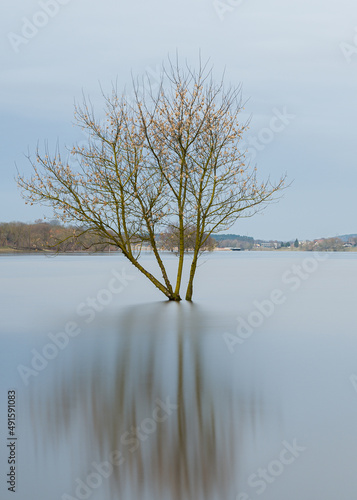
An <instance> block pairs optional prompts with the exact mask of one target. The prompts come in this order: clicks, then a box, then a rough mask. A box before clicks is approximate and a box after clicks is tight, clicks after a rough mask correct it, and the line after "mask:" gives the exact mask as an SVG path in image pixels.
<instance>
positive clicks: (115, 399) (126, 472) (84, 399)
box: [32, 303, 262, 500]
mask: <svg viewBox="0 0 357 500" xmlns="http://www.w3.org/2000/svg"><path fill="white" fill-rule="evenodd" d="M211 319H212V318H210V316H209V314H207V313H206V312H205V313H204V312H202V311H201V309H200V308H199V307H198V306H196V305H193V304H181V303H156V304H150V305H140V306H135V307H132V308H129V309H126V310H125V311H124V312H123V313H122V314H121V315H120V323H119V328H118V332H117V333H116V334H115V335H110V334H107V333H106V330H105V329H106V326H105V325H103V327H102V328H103V331H102V332H98V333H97V334H96V335H90V334H88V335H87V336H86V337H82V340H81V343H82V345H81V353H80V354H79V355H78V353H77V354H75V355H73V356H71V362H66V364H65V366H61V367H57V369H56V378H55V381H54V382H53V386H52V385H51V386H50V387H49V391H48V395H47V397H45V396H44V394H43V392H42V394H41V395H40V394H39V393H38V392H37V393H36V392H35V393H34V394H33V396H32V414H33V417H34V419H35V421H34V423H33V425H34V427H36V422H37V423H38V422H40V423H41V434H42V436H48V437H49V438H50V441H49V440H46V449H47V453H49V450H48V448H49V447H50V443H52V450H54V451H55V450H56V449H57V447H59V446H65V449H66V450H67V454H68V456H70V457H71V459H72V461H73V466H72V467H71V468H72V470H73V471H74V472H73V474H74V478H76V477H79V478H81V479H82V480H83V481H85V478H86V476H87V475H88V474H89V473H90V472H91V471H93V469H92V463H93V462H94V461H95V462H96V463H100V462H102V461H108V459H109V456H110V453H111V452H112V451H114V450H119V451H120V452H121V455H122V458H123V460H122V464H121V465H119V466H114V468H113V473H112V474H111V475H110V476H109V477H108V478H107V479H103V484H102V485H101V487H100V494H99V491H96V492H94V494H93V496H92V497H91V498H96V496H95V495H96V494H98V498H111V499H116V498H131V499H134V498H135V499H138V498H155V499H161V498H162V499H165V500H169V499H173V500H176V499H177V500H178V499H185V500H191V499H195V500H198V499H200V498H204V499H214V498H219V499H228V498H232V499H234V498H235V496H236V493H237V491H238V490H237V488H238V487H239V485H237V478H238V473H239V461H240V459H241V458H242V454H243V449H244V441H245V436H246V433H248V434H249V433H252V432H254V427H255V426H256V424H257V423H258V422H257V421H256V419H257V418H262V404H261V401H260V399H259V398H257V397H256V395H255V394H254V393H253V391H252V392H249V391H248V393H247V394H248V396H247V395H246V396H242V394H241V393H240V392H239V390H237V387H236V388H234V383H233V377H232V363H233V362H234V360H235V358H234V356H230V355H229V353H228V354H227V352H226V348H225V346H224V343H223V342H222V337H221V333H222V332H221V331H218V330H219V328H217V327H216V329H215V328H214V326H213V324H210V320H211ZM82 335H83V334H82ZM238 382H239V381H238ZM167 399H169V401H170V402H171V403H175V404H177V405H178V406H177V409H175V410H171V414H170V415H167V418H166V419H165V420H164V419H163V418H160V420H164V421H160V422H159V421H157V419H156V417H155V416H157V415H160V417H163V416H164V415H165V412H164V411H163V410H161V411H160V412H159V413H158V412H154V410H155V407H157V401H158V400H159V401H161V402H165V401H167ZM44 430H45V431H46V432H44ZM52 452H53V451H52ZM73 484H75V483H74V482H73ZM104 488H108V492H107V495H106V496H104V492H105V491H106V490H105V489H104ZM98 490H99V489H98ZM73 491H74V490H73Z"/></svg>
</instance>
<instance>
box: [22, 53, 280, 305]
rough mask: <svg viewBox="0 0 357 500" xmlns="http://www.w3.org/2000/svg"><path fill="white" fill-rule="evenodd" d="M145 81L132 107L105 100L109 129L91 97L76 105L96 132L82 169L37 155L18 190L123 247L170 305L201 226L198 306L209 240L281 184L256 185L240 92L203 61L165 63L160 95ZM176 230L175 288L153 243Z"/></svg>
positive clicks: (81, 154) (81, 120)
mask: <svg viewBox="0 0 357 500" xmlns="http://www.w3.org/2000/svg"><path fill="white" fill-rule="evenodd" d="M143 80H144V85H143V84H142V82H141V81H139V80H138V81H137V82H134V83H133V86H134V95H135V98H134V101H133V102H129V101H128V99H126V98H125V96H124V95H123V96H121V95H119V94H118V92H117V91H116V89H113V90H112V93H111V94H110V95H108V96H104V97H105V102H106V121H105V123H99V121H98V120H96V118H95V114H94V111H93V109H92V106H91V105H90V103H88V102H87V101H86V99H84V102H83V105H82V106H77V107H76V109H75V116H76V119H77V122H78V124H79V125H80V126H81V127H82V128H83V129H85V130H86V131H87V132H88V133H89V139H88V144H87V146H86V147H80V146H78V145H75V146H74V147H73V149H72V150H71V154H72V155H73V156H74V157H75V159H76V160H77V163H78V168H77V167H74V166H72V165H70V164H69V161H68V158H66V159H65V158H64V157H63V156H62V155H61V154H60V152H59V149H57V150H56V152H55V154H54V155H53V156H51V155H50V154H49V152H48V151H47V150H46V151H45V154H44V155H43V154H41V153H40V151H39V150H37V152H36V158H35V159H34V160H32V159H31V158H29V159H30V161H31V164H32V167H33V171H34V173H33V175H32V177H31V178H29V179H26V178H25V177H24V176H22V175H19V177H18V184H19V186H20V187H21V188H22V190H23V194H24V197H25V198H26V199H27V202H30V203H44V204H47V205H49V206H51V207H52V208H53V209H54V214H55V216H56V217H57V218H59V219H61V220H62V221H63V222H65V223H66V222H70V223H73V222H76V223H78V225H79V226H81V227H83V226H85V227H86V229H85V232H89V233H91V235H92V236H95V237H98V239H99V240H100V241H101V242H102V243H103V242H104V243H107V244H110V245H115V246H117V247H119V248H120V250H121V251H122V253H123V254H124V256H125V257H126V258H127V259H128V260H129V261H130V262H131V263H132V264H133V265H134V266H135V267H136V268H137V269H138V270H139V271H141V272H142V273H143V274H144V275H145V276H146V277H147V278H148V279H149V280H150V281H151V282H152V283H153V284H154V285H155V286H156V287H157V288H158V289H159V290H161V292H163V293H164V294H165V295H166V296H167V297H168V298H169V299H170V300H181V297H180V289H181V282H182V274H183V264H184V258H185V228H187V227H194V228H195V230H194V234H193V235H192V237H193V239H194V245H193V255H192V262H191V266H190V274H189V279H188V286H187V291H186V300H192V294H193V281H194V277H195V273H196V268H197V261H198V258H199V255H200V252H201V250H202V248H204V245H205V243H206V241H207V240H208V238H209V237H210V235H211V234H212V233H216V232H218V231H222V230H226V229H228V228H230V227H231V226H232V224H233V223H234V222H235V221H236V220H237V218H239V217H250V216H252V215H254V214H255V213H256V212H258V211H259V210H262V209H263V208H264V207H265V206H266V204H267V203H268V202H270V201H272V200H273V199H275V194H276V193H277V192H278V191H280V190H281V189H282V188H283V185H284V178H283V177H282V178H281V179H279V180H278V182H277V183H275V184H273V183H271V182H270V181H269V179H268V180H266V181H263V182H258V179H257V171H256V168H252V167H251V166H250V165H249V164H247V163H246V162H245V152H244V151H242V150H240V149H239V146H240V141H241V138H242V135H243V133H244V132H245V130H246V128H247V124H245V123H244V124H242V123H241V122H240V116H239V115H240V112H241V110H242V101H241V89H240V87H236V88H235V87H229V88H226V87H225V86H224V82H223V79H222V80H221V81H220V82H219V83H215V82H214V80H213V77H212V70H211V69H208V68H207V66H206V65H202V64H201V63H200V65H199V68H198V70H195V69H191V68H190V67H186V68H185V69H184V70H182V69H181V68H180V66H179V64H178V63H177V64H175V65H173V64H172V63H171V62H169V64H168V66H166V67H165V66H163V70H162V81H161V85H160V89H159V91H158V92H155V91H154V90H153V89H152V88H151V86H150V80H149V78H148V77H144V79H143ZM142 88H144V89H145V90H143V91H141V89H142ZM172 224H174V225H175V227H177V228H178V236H179V238H178V240H179V244H178V255H179V258H178V266H177V275H176V283H175V284H174V285H172V284H171V282H170V280H169V278H168V275H167V272H166V269H165V266H164V263H163V261H162V258H161V256H160V253H159V250H158V242H157V239H156V238H155V234H158V233H162V232H163V231H165V228H167V227H169V226H170V225H172ZM81 234H83V230H82V231H78V232H77V233H76V235H75V237H79V236H80V235H81ZM138 243H140V244H144V243H145V244H149V245H150V246H151V248H152V250H153V252H154V255H155V258H156V261H157V263H158V266H159V269H160V271H161V275H162V279H158V278H157V277H155V276H154V275H153V274H152V273H150V272H149V271H147V270H146V269H145V268H144V267H143V266H142V265H141V263H140V262H139V254H137V253H136V252H135V250H134V248H137V245H138ZM134 244H135V245H134ZM139 253H140V252H139Z"/></svg>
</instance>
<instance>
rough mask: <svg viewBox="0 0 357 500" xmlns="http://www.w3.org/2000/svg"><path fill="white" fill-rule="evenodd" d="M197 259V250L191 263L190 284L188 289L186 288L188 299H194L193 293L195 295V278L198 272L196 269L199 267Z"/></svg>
mask: <svg viewBox="0 0 357 500" xmlns="http://www.w3.org/2000/svg"><path fill="white" fill-rule="evenodd" d="M197 260H198V254H197V253H196V252H195V254H194V256H193V260H192V264H191V269H190V278H189V280H188V285H187V290H186V297H185V298H186V300H188V301H190V302H191V301H192V295H193V280H194V277H195V274H196V269H197Z"/></svg>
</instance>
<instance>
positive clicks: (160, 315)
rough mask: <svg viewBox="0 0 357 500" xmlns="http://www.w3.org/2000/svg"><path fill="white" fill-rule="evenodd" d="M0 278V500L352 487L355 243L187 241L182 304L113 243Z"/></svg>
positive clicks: (347, 490) (355, 479) (230, 497)
mask: <svg viewBox="0 0 357 500" xmlns="http://www.w3.org/2000/svg"><path fill="white" fill-rule="evenodd" d="M142 259H143V261H144V262H145V264H146V265H147V266H148V267H149V268H150V269H152V270H153V271H154V269H155V267H154V261H153V259H152V256H151V255H150V254H148V255H143V257H142ZM165 261H166V265H167V267H168V269H169V272H170V273H173V272H174V268H175V265H176V258H175V256H174V255H168V256H167V257H166V259H165ZM0 276H1V289H0V301H1V302H0V307H1V327H0V331H1V335H0V343H1V344H0V345H1V354H0V363H1V364H0V371H1V379H0V387H1V402H0V407H1V419H0V435H1V451H0V470H1V471H2V480H1V483H0V490H1V491H0V498H1V499H3V498H4V499H6V498H19V499H21V500H22V499H29V500H48V499H51V500H56V499H58V500H74V499H77V500H82V499H89V498H90V499H93V500H116V499H128V500H134V499H135V500H137V499H143V500H146V499H148V500H154V499H155V500H171V499H172V500H179V499H187V500H191V499H192V500H193V499H196V500H199V499H205V500H209V499H212V500H213V499H217V500H218V499H220V500H222V499H224V500H254V499H257V498H262V499H264V500H287V499H289V500H301V499H307V500H313V499H318V500H321V499H323V500H335V499H336V498H339V499H343V500H355V498H356V491H357V474H356V463H357V331H356V330H357V329H356V314H355V309H356V298H357V293H356V282H357V254H353V253H345V254H319V255H315V254H312V253H302V252H294V253H291V252H285V253H283V252H256V253H255V252H244V253H238V252H231V253H221V252H215V253H214V254H211V255H207V256H206V255H204V256H203V258H202V261H201V266H200V267H199V270H198V276H197V281H196V287H195V302H194V303H193V304H188V303H184V302H182V303H180V304H175V303H168V302H167V301H165V300H163V296H161V295H160V292H157V291H156V290H155V289H154V288H153V286H152V285H151V284H150V283H148V282H146V280H145V278H143V277H141V276H140V275H139V274H138V273H137V272H136V271H135V270H133V269H132V268H131V267H130V265H129V264H126V262H125V260H124V259H123V258H122V257H121V256H119V255H105V256H104V255H96V256H88V255H83V256H58V257H56V258H47V257H45V256H2V257H1V258H0ZM12 390H14V391H15V393H16V425H15V431H14V432H15V436H13V439H14V438H15V437H16V438H17V439H16V443H15V444H16V446H15V447H16V480H15V482H16V495H14V494H13V493H12V492H11V491H8V487H9V484H7V483H6V481H7V478H6V479H5V477H6V474H7V472H8V470H9V464H8V454H9V450H10V448H9V447H8V446H7V443H8V442H9V441H10V442H14V441H11V440H9V439H8V431H7V427H8V422H7V421H6V407H7V394H8V391H12Z"/></svg>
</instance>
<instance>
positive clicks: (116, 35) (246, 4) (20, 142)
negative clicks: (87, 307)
mask: <svg viewBox="0 0 357 500" xmlns="http://www.w3.org/2000/svg"><path fill="white" fill-rule="evenodd" d="M1 5H2V15H1V18H0V26H1V39H0V50H1V66H0V68H1V94H0V106H1V149H0V169H1V184H0V221H12V220H20V221H25V222H26V221H33V220H35V219H37V218H42V217H43V216H45V215H46V216H51V211H50V210H49V209H44V208H42V207H40V206H35V207H30V206H28V205H25V203H24V201H23V200H22V198H21V196H20V193H19V192H18V190H17V187H16V183H15V181H14V177H15V175H16V167H15V163H16V164H17V166H18V168H19V169H20V170H21V171H22V172H25V173H26V172H28V173H29V172H30V167H29V165H28V163H27V161H26V159H25V157H24V154H26V153H27V151H28V150H30V151H34V149H35V148H36V144H37V142H38V141H39V143H40V144H41V143H43V141H44V140H45V139H47V140H48V142H49V145H50V147H51V146H55V144H56V141H57V140H59V141H60V143H61V144H67V145H70V144H71V143H72V142H74V141H80V140H82V139H84V136H83V135H82V132H81V131H80V130H78V129H77V128H76V127H74V126H73V103H74V101H75V100H79V101H80V100H81V95H82V91H84V92H85V93H86V94H89V95H90V96H91V99H92V101H93V103H94V104H95V106H96V108H97V109H98V112H99V114H100V109H101V91H100V86H99V82H100V84H101V86H102V87H103V89H108V90H109V89H110V87H111V82H113V81H115V80H117V81H118V86H119V87H124V85H126V84H128V83H130V78H131V76H130V75H131V72H132V71H133V72H134V73H142V72H144V71H149V72H150V73H151V74H152V78H153V80H154V79H155V74H157V71H158V68H159V66H160V64H161V62H162V61H163V60H164V59H165V58H167V56H168V55H173V56H174V55H175V52H176V50H178V52H179V55H180V57H181V58H182V59H184V58H186V57H187V58H188V59H189V61H190V62H191V63H192V64H195V63H196V62H197V59H198V53H199V50H201V53H202V57H203V59H207V58H210V59H211V62H212V64H214V66H215V69H216V71H217V72H220V71H221V70H223V69H224V68H226V79H227V81H229V82H231V83H233V84H239V83H242V85H243V96H244V98H249V101H248V103H247V106H246V110H245V112H246V113H247V115H251V116H252V121H251V128H250V130H249V133H248V134H247V135H246V138H245V144H246V146H247V147H248V148H249V155H250V158H251V160H252V161H253V162H254V163H256V164H257V167H258V171H259V172H260V173H261V175H263V176H265V177H266V176H268V175H271V177H272V178H273V179H277V178H278V177H279V175H280V174H281V173H285V172H286V173H287V175H288V179H289V180H290V181H293V184H292V186H291V187H290V188H289V189H288V190H286V191H285V194H284V198H283V199H282V200H281V201H280V202H279V203H278V204H275V205H272V206H270V207H268V208H267V210H266V211H265V213H264V215H257V216H255V217H254V218H251V219H245V220H239V221H238V222H237V223H236V224H235V225H234V226H233V228H232V230H231V232H235V233H238V234H244V235H248V236H253V237H255V238H266V239H270V238H271V239H279V240H288V239H292V238H296V237H298V238H299V239H313V238H318V237H327V236H336V235H338V234H346V233H357V217H356V215H357V197H356V190H357V168H356V167H357V125H356V122H357V92H356V90H357V3H356V1H355V0H339V2H336V1H335V0H300V1H299V2H295V1H294V2H293V1H287V0H222V1H218V0H216V1H213V0H181V1H180V2H177V1H172V0H145V1H144V0H131V1H127V2H124V1H114V0H101V1H100V2H99V1H94V0H43V1H42V2H41V1H39V0H16V2H14V1H13V0H2V2H1Z"/></svg>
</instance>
